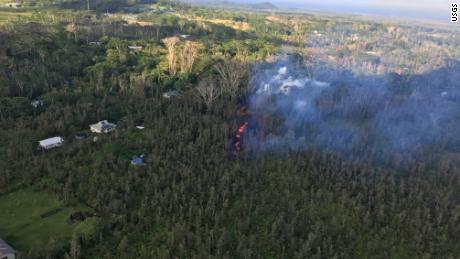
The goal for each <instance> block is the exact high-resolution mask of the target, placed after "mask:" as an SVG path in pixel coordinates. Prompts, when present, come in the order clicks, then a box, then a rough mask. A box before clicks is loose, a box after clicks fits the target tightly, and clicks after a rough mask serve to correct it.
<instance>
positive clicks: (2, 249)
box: [0, 239, 16, 259]
mask: <svg viewBox="0 0 460 259" xmlns="http://www.w3.org/2000/svg"><path fill="white" fill-rule="evenodd" d="M15 253H16V252H15V251H14V249H13V248H12V247H11V246H10V245H8V244H7V243H6V242H5V241H3V240H2V239H0V259H14V258H15Z"/></svg>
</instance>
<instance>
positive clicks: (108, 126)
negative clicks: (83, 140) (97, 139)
mask: <svg viewBox="0 0 460 259" xmlns="http://www.w3.org/2000/svg"><path fill="white" fill-rule="evenodd" d="M89 128H90V130H91V132H94V133H105V134H107V133H110V132H112V131H114V130H115V129H116V128H117V125H116V124H113V123H110V122H108V121H107V120H103V121H100V122H98V123H96V124H93V125H90V126H89Z"/></svg>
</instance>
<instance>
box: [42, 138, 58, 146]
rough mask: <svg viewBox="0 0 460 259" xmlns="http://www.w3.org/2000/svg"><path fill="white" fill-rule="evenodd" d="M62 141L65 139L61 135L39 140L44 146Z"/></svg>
mask: <svg viewBox="0 0 460 259" xmlns="http://www.w3.org/2000/svg"><path fill="white" fill-rule="evenodd" d="M61 142H64V139H63V138H61V137H53V138H48V139H44V140H40V141H39V143H40V145H42V146H49V145H53V144H56V143H61Z"/></svg>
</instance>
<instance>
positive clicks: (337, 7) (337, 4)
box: [236, 0, 460, 22]
mask: <svg viewBox="0 0 460 259" xmlns="http://www.w3.org/2000/svg"><path fill="white" fill-rule="evenodd" d="M236 1H237V2H246V3H247V2H265V1H269V2H272V3H275V4H276V5H278V6H280V7H291V8H292V7H297V8H303V9H311V10H318V11H329V12H341V13H361V14H376V15H384V16H398V17H406V18H417V19H431V20H439V21H445V22H449V21H450V5H451V2H457V3H459V4H460V0H236Z"/></svg>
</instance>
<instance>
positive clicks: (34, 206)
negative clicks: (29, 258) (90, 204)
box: [0, 188, 94, 251]
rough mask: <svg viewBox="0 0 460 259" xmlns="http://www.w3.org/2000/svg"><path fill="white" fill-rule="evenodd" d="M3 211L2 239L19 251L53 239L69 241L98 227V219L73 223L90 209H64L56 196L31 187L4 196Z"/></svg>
mask: <svg viewBox="0 0 460 259" xmlns="http://www.w3.org/2000/svg"><path fill="white" fill-rule="evenodd" d="M0 211H1V213H2V216H0V236H1V237H2V238H3V239H6V241H7V242H9V243H10V244H11V245H12V246H14V247H15V248H16V249H17V250H19V251H27V250H30V249H38V248H40V247H44V246H46V245H47V244H48V243H49V241H50V240H51V239H54V240H55V241H56V242H67V241H68V240H69V239H70V238H71V236H72V233H73V231H87V229H88V228H91V227H90V226H92V225H94V219H87V220H85V221H83V222H78V223H74V224H71V223H70V222H69V216H70V215H71V214H72V213H73V212H75V211H88V208H86V207H84V206H82V205H78V206H74V207H64V206H62V204H61V203H60V202H59V200H58V199H57V198H56V197H55V196H54V195H51V194H48V193H46V192H36V191H34V190H33V189H31V188H27V189H22V190H19V191H15V192H13V193H9V194H7V195H3V196H0ZM50 212H52V213H50Z"/></svg>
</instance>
